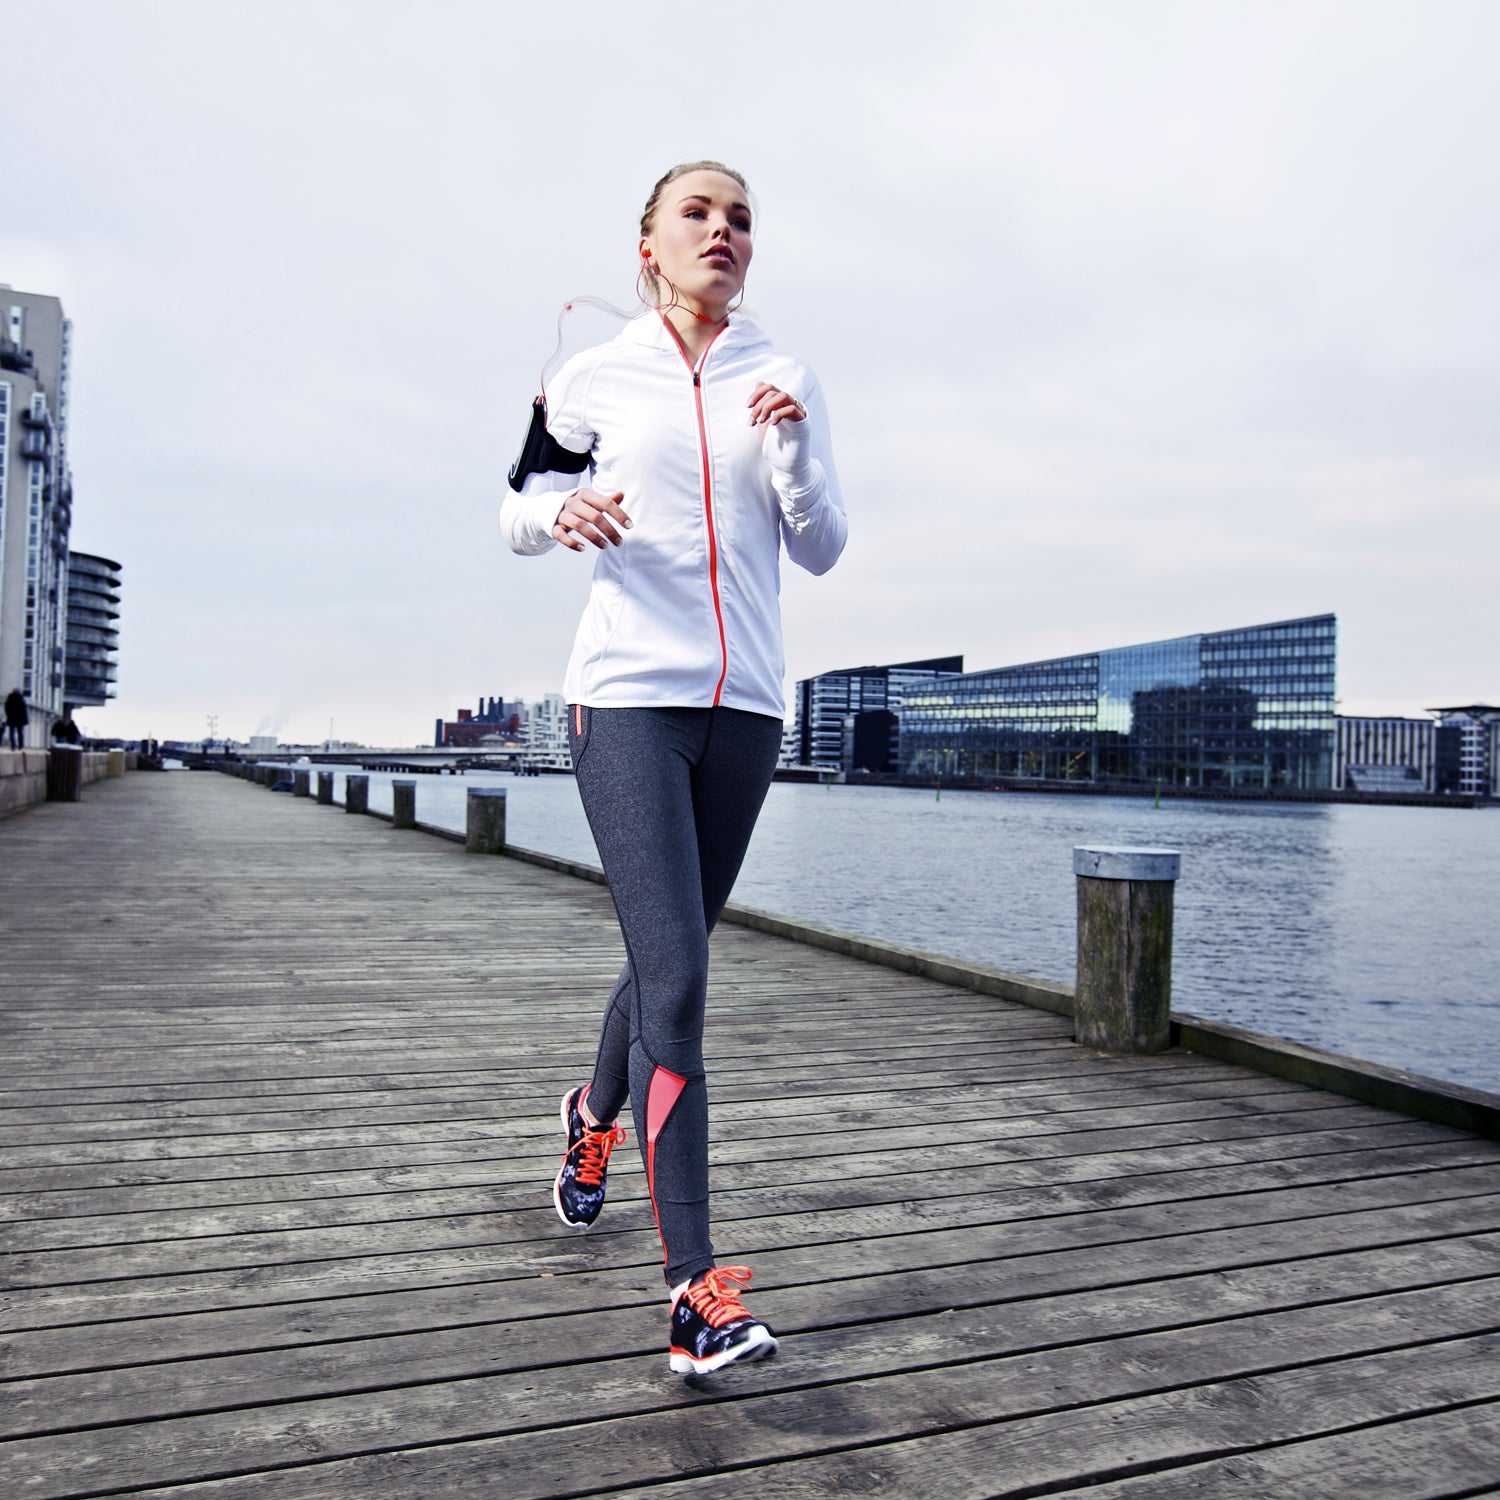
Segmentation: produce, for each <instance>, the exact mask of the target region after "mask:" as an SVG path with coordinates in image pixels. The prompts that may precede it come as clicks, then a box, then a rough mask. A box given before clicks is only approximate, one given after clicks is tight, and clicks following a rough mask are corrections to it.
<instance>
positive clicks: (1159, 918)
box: [1073, 848, 1182, 1052]
mask: <svg viewBox="0 0 1500 1500" xmlns="http://www.w3.org/2000/svg"><path fill="white" fill-rule="evenodd" d="M1181 868H1182V856H1181V855H1180V854H1179V853H1177V851H1175V850H1171V849H1111V848H1077V849H1074V851H1073V873H1074V875H1075V876H1077V884H1078V980H1077V986H1076V991H1075V1003H1074V1012H1073V1021H1074V1040H1075V1041H1078V1042H1080V1043H1082V1044H1083V1045H1084V1046H1086V1047H1100V1048H1103V1049H1104V1050H1106V1051H1109V1052H1163V1051H1165V1050H1166V1048H1167V1047H1168V1046H1169V1045H1170V1041H1171V1022H1170V1012H1171V1008H1172V897H1173V889H1174V886H1175V884H1176V881H1177V877H1178V875H1179V873H1180V872H1181Z"/></svg>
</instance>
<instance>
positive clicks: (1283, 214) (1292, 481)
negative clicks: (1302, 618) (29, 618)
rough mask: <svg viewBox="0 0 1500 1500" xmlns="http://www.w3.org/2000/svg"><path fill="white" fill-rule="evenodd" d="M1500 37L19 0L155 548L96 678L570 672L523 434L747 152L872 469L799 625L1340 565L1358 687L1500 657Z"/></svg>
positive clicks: (1148, 7)
mask: <svg viewBox="0 0 1500 1500" xmlns="http://www.w3.org/2000/svg"><path fill="white" fill-rule="evenodd" d="M1497 56H1500V5H1495V4H1492V3H1488V0H1473V3H1470V0H1421V3H1418V0H1411V3H1401V4H1393V3H1389V0H1348V3H1344V0H1323V3H1319V0H1296V3H1287V4H1283V3H1262V4H1251V3H1237V4H1214V3H1209V0H1199V3H1182V4H1173V3H1150V0H1147V3H1140V0H1133V3H1128V4H1127V3H1123V0H1097V3H1086V0H1074V3H1068V0H1045V3H1042V0H1038V3H1024V4H1021V3H1005V0H990V3H983V4H980V3H975V4H946V5H945V4H941V3H938V4H933V5H910V4H902V5H894V4H888V3H883V0H873V3H872V0H862V3H859V4H847V5H846V4H831V3H829V4H818V3H815V0H814V3H806V0H804V3H801V4H797V5H792V6H771V7H765V6H747V5H743V4H742V5H738V6H734V7H725V6H706V5H703V4H701V3H690V4H679V3H674V0H654V3H652V4H650V5H644V6H642V5H632V6H625V5H619V4H602V3H589V0H570V3H568V4H566V5H551V4H529V5H506V4H500V3H480V0H447V3H442V0H424V3H422V4H412V3H409V0H407V3H400V4H388V3H384V0H349V3H334V0H255V3H253V4H252V3H235V0H215V3H212V4H204V3H201V0H182V3H178V0H172V3H150V0H95V3H87V0H49V3H47V4H45V5H41V4H37V3H35V0H24V3H23V0H0V78H3V85H0V281H3V282H9V283H11V284H12V285H13V286H15V287H18V288H21V289H23V290H27V291H36V292H47V293H50V294H53V295H56V296H59V297H61V298H62V301H63V304H64V307H65V309H66V311H67V312H68V314H69V316H70V317H71V318H72V319H73V322H74V359H75V364H74V403H73V409H72V415H71V422H72V426H71V443H72V462H73V470H74V478H75V487H76V493H75V505H74V522H73V537H72V544H73V546H74V547H75V548H76V549H77V550H80V551H87V552H99V553H103V554H105V555H107V556H111V557H113V558H116V559H117V560H119V561H120V562H121V563H123V564H124V580H125V587H124V612H123V615H122V618H121V622H120V623H121V643H120V673H119V696H118V699H117V700H116V701H115V702H113V703H111V704H110V705H109V706H108V707H107V708H104V709H91V710H87V711H86V712H85V713H83V714H82V715H80V719H81V722H82V724H83V726H84V728H85V730H86V731H87V732H90V733H97V734H120V735H128V736H139V735H143V734H154V735H157V736H159V737H162V738H167V737H171V736H179V735H181V736H195V735H201V734H202V733H204V732H205V727H206V723H207V718H208V716H209V715H210V714H213V715H216V716H217V718H218V724H219V728H220V732H221V733H225V734H229V735H233V736H239V737H243V736H248V735H250V734H251V733H254V732H257V731H260V732H266V731H268V730H271V729H275V730H276V731H278V732H279V733H280V735H281V736H282V738H283V739H288V740H298V741H312V740H321V739H323V738H324V737H326V736H327V735H328V733H329V727H330V723H331V724H332V728H333V733H334V734H335V735H336V736H337V737H339V738H347V739H354V740H359V741H362V742H365V743H368V744H387V745H399V744H411V743H425V742H427V741H429V740H430V738H431V734H432V726H433V721H434V720H435V719H436V718H437V717H438V716H439V715H447V716H450V717H451V716H452V714H453V711H454V710H455V709H457V708H458V707H460V706H463V705H469V704H472V703H474V701H475V700H476V699H477V698H478V697H479V696H480V695H481V694H485V695H499V694H503V695H505V696H507V697H513V696H521V697H528V698H531V697H536V696H538V695H540V694H541V693H543V692H546V691H549V690H557V689H559V688H560V687H561V683H562V675H563V668H564V665H565V663H566V660H567V655H568V651H569V647H570V644H571V641H572V636H573V631H574V628H575V626H576V623H577V619H578V615H579V613H580V611H581V608H582V604H583V599H584V596H585V593H586V590H587V571H588V567H589V563H588V561H587V560H586V559H584V558H580V557H577V556H575V555H573V554H571V553H567V552H564V551H562V550H561V549H558V550H556V551H554V552H553V553H552V554H550V555H549V556H547V557H545V558H540V559H534V558H519V557H515V556H513V555H512V554H511V553H510V552H509V551H508V550H507V549H506V548H505V546H504V544H503V542H502V541H501V538H500V534H499V529H498V526H497V521H496V517H497V513H498V508H499V503H500V499H501V494H502V489H503V486H504V482H505V472H506V469H507V468H508V466H509V464H510V461H511V459H512V458H513V456H514V453H515V450H516V449H517V447H518V446H519V443H520V439H521V436H522V433H523V431H524V428H525V425H526V418H527V409H528V406H529V403H530V401H531V398H532V396H533V395H534V394H535V391H536V386H537V379H538V372H539V370H540V367H541V365H542V363H543V361H544V360H545V359H546V358H547V356H548V354H549V353H550V352H551V350H552V347H553V343H554V340H555V322H556V317H557V313H558V309H559V306H560V304H561V303H562V302H563V301H564V300H566V299H567V298H568V297H570V296H573V295H576V294H580V293H591V294H595V295H598V296H602V297H605V298H608V299H610V300H612V301H614V302H617V303H621V304H628V303H630V301H631V300H632V296H633V290H632V283H633V277H634V265H635V259H634V246H635V237H636V233H637V229H636V226H637V221H638V219H639V215H640V210H641V205H642V203H643V201H644V199H645V197H646V194H647V192H648V191H649V189H650V186H651V184H652V183H653V182H654V181H655V179H656V177H657V176H658V175H659V174H660V173H661V172H662V171H663V170H664V169H665V168H666V167H668V166H670V165H671V164H673V163H674V162H677V161H680V160H684V159H690V158H697V157H704V156H706V157H716V158H719V159H722V160H725V161H728V162H730V163H731V164H733V165H735V166H737V167H738V168H739V169H740V170H741V171H743V172H744V173H745V174H746V175H747V176H748V178H749V180H750V184H751V187H752V190H753V191H754V193H755V196H756V201H757V203H758V207H759V227H758V230H757V242H756V252H755V261H754V265H753V266H752V269H751V272H750V278H749V284H748V298H747V310H749V311H752V312H753V313H754V314H755V316H756V317H757V320H758V321H759V322H761V324H762V325H763V326H764V327H765V328H766V329H767V330H768V331H769V332H770V333H771V334H772V335H773V337H775V338H776V339H777V340H778V341H779V342H781V343H783V344H784V345H786V346H787V347H789V348H791V349H794V350H796V351H798V352H799V353H801V354H802V355H803V356H804V357H805V358H807V359H808V360H809V361H810V362H811V363H812V364H813V366H814V367H815V368H816V369H817V371H818V373H819V376H820V378H821V380H822V383H823V386H824V388H825V390H826V392H827V394H828V398H829V403H830V407H831V411H832V417H833V423H834V440H835V446H836V451H837V454H838V461H839V467H840V471H841V476H842V479H843V484H844V491H845V498H846V501H847V505H848V509H849V516H850V542H849V547H848V551H847V552H846V553H845V556H844V558H843V560H842V561H841V563H840V564H839V566H838V567H837V568H835V569H834V571H833V572H832V573H830V574H828V575H827V576H826V577H824V578H821V579H814V578H810V577H807V576H806V575H803V574H800V573H798V571H797V570H796V569H795V568H791V567H788V568H787V571H786V580H785V584H784V591H783V598H784V605H785V615H786V627H787V645H788V667H789V680H790V679H795V678H797V677H804V676H809V675H811V674H813V673H816V672H819V671H824V670H827V669H830V668H834V667H840V666H850V665H854V664H858V663H862V662H884V661H897V660H902V659H907V658H913V657H921V656H927V655H932V654H936V653H945V654H946V653H950V652H962V653H963V654H964V656H965V658H966V662H967V665H968V666H969V667H970V668H971V669H979V668H984V667H994V666H1003V665H1008V664H1011V663H1016V662H1022V661H1029V660H1034V659H1037V658H1041V657H1048V656H1057V655H1063V654H1066V653H1071V652H1075V651H1084V650H1093V649H1099V648H1103V647H1108V646H1117V645H1127V644H1131V643H1134V642H1138V641H1146V640H1154V639H1160V638H1162V637H1167V636H1173V635H1183V634H1187V633H1189V632H1192V631H1197V630H1218V629H1226V628H1230V627H1233V626H1239V625H1249V624H1255V623H1260V622H1264V621H1271V620H1278V619H1285V618H1287V617H1290V616H1294V615H1302V614H1315V613H1321V612H1323V611H1327V610H1332V611H1335V612H1336V613H1337V614H1338V617H1339V692H1340V695H1341V698H1342V709H1343V711H1344V712H1346V713H1371V712H1379V713H1405V714H1417V713H1420V712H1421V711H1422V710H1423V709H1424V708H1427V707H1430V706H1434V705H1438V704H1449V703H1460V702H1462V703H1468V702H1475V701H1487V702H1491V703H1494V702H1497V701H1500V668H1497V656H1496V639H1497V625H1500V605H1497V589H1496V581H1497V544H1500V421H1497V413H1500V338H1497V333H1500V234H1497V225H1500V195H1497V193H1496V184H1497V183H1500V102H1497V101H1500V87H1497V78H1496V71H1497V70H1496V58H1497ZM617 327H618V325H617V324H615V323H613V322H612V321H610V320H608V319H607V318H604V317H602V316H601V315H597V314H587V313H585V314H580V315H577V316H575V318H574V319H572V320H571V322H570V326H569V329H568V341H569V345H570V347H576V346H578V345H580V344H582V343H587V342H593V341H595V340H597V339H599V338H605V337H609V336H611V335H612V334H613V333H614V332H615V331H616V329H617Z"/></svg>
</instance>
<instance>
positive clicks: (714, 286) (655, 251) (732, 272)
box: [641, 171, 752, 317]
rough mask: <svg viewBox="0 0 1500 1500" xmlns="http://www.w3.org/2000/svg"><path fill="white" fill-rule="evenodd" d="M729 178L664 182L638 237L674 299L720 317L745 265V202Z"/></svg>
mask: <svg viewBox="0 0 1500 1500" xmlns="http://www.w3.org/2000/svg"><path fill="white" fill-rule="evenodd" d="M745 199H746V193H745V190H744V188H742V187H741V186H740V185H739V183H737V182H736V181H735V180H734V178H732V177H726V176H725V175H724V174H723V173H722V172H705V171H700V172H685V173H684V174H683V175H682V176H681V177H679V178H678V179H677V180H676V181H675V182H671V183H668V184H667V186H666V188H665V189H664V190H663V192H662V195H661V202H660V204H659V205H658V206H657V210H656V217H655V218H654V219H653V220H652V221H651V229H650V232H649V233H648V234H646V235H643V236H642V238H641V256H642V258H643V259H646V260H648V261H650V263H651V264H652V265H654V266H655V267H656V269H657V271H658V272H659V273H660V274H662V275H664V276H665V277H666V278H667V280H668V281H670V282H671V283H672V285H673V286H674V287H676V288H677V300H678V301H679V302H682V303H685V304H687V305H688V306H690V307H694V308H696V309H697V310H698V311H699V312H703V313H706V314H709V315H711V316H713V317H722V316H723V313H724V309H725V308H726V307H727V306H728V305H729V303H731V302H733V301H734V299H735V298H736V297H737V296H739V294H740V290H741V288H742V287H743V286H744V285H745V273H746V271H748V270H749V269H750V256H751V254H752V246H751V243H750V206H749V204H748V203H747V202H746V201H745Z"/></svg>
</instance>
